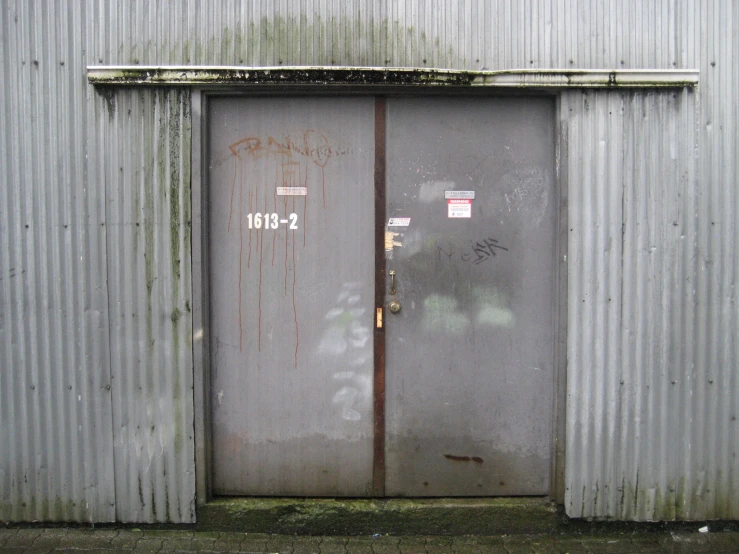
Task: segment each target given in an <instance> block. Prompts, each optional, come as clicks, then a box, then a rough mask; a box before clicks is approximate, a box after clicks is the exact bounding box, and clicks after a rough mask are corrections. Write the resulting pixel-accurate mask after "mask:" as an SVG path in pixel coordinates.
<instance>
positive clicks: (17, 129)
mask: <svg viewBox="0 0 739 554" xmlns="http://www.w3.org/2000/svg"><path fill="white" fill-rule="evenodd" d="M83 21H85V14H84V12H83V11H81V8H80V6H79V5H78V4H77V3H74V2H73V3H70V4H69V5H68V6H66V5H63V4H57V3H47V2H17V3H8V2H3V3H2V5H0V29H1V31H0V32H1V33H2V34H1V35H0V71H1V74H2V75H3V80H2V83H1V84H0V520H15V521H21V520H25V521H31V520H41V521H68V520H74V521H111V520H113V519H114V515H115V511H114V500H115V495H114V488H113V447H112V432H111V422H112V406H111V393H110V386H111V385H110V368H109V355H108V304H107V302H108V299H107V285H106V272H105V260H106V256H107V254H106V248H105V232H106V221H105V213H104V195H103V187H102V181H101V180H100V179H99V177H100V174H99V173H98V165H97V164H96V163H94V158H89V157H88V156H87V155H86V146H87V144H88V143H89V142H95V136H96V130H95V121H96V119H95V113H94V110H93V106H94V104H95V98H94V97H91V98H88V97H87V94H86V83H85V76H84V74H82V73H81V72H80V68H81V67H84V66H85V64H86V63H87V60H86V59H85V57H84V54H83V51H82V49H81V48H79V47H75V44H73V43H71V42H70V41H69V37H80V39H81V38H82V37H84V34H85V32H86V29H85V28H84V26H83V25H82V22H83ZM88 101H89V102H88Z"/></svg>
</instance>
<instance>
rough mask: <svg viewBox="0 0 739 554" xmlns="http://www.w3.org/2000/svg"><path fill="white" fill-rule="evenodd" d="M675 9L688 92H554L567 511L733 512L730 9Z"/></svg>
mask: <svg viewBox="0 0 739 554" xmlns="http://www.w3.org/2000/svg"><path fill="white" fill-rule="evenodd" d="M701 4H705V3H701ZM676 12H677V17H676V21H675V25H674V33H675V35H676V39H677V40H678V41H679V42H680V43H681V44H683V45H684V50H682V49H681V52H683V54H682V56H683V57H685V58H686V62H687V64H688V65H692V66H696V67H700V69H701V84H700V86H699V87H698V89H697V91H696V93H695V94H694V93H692V92H679V93H677V94H673V93H669V94H666V93H659V94H657V93H650V94H620V93H597V94H583V93H571V94H567V95H565V96H564V98H563V102H562V124H563V125H564V126H566V128H567V131H566V136H567V138H568V140H567V142H568V144H569V156H568V158H567V166H568V169H569V218H570V223H569V228H570V231H571V232H570V233H569V254H568V256H569V322H568V337H569V348H568V358H569V360H568V410H567V429H568V430H567V470H566V471H567V487H568V490H567V495H566V508H567V512H568V514H570V515H571V516H585V517H589V516H596V517H597V516H600V517H612V518H624V519H636V520H664V519H704V518H738V517H739V476H738V471H737V470H738V469H739V468H738V467H737V457H736V455H737V452H736V451H737V443H738V442H739V424H738V423H737V420H736V417H737V404H738V401H737V399H739V379H738V375H737V372H738V370H739V367H738V363H737V362H738V360H737V346H736V345H737V341H738V340H739V337H738V336H737V334H738V332H737V331H738V330H739V317H738V316H739V313H738V311H737V303H736V280H737V277H738V276H739V259H738V257H737V251H736V248H737V246H736V242H737V213H738V210H737V179H738V178H739V171H738V170H737V162H736V159H737V157H738V155H739V150H738V149H737V135H738V134H739V128H738V126H737V108H736V102H735V97H736V90H737V87H738V86H739V82H737V78H738V76H739V71H738V70H737V60H739V40H738V39H737V33H736V30H737V28H739V11H737V10H736V8H735V7H734V6H732V3H731V2H715V3H708V7H707V6H705V5H701V6H700V7H696V9H695V11H694V12H693V11H691V10H686V9H677V10H676ZM657 40H659V39H657Z"/></svg>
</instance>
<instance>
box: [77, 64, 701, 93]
mask: <svg viewBox="0 0 739 554" xmlns="http://www.w3.org/2000/svg"><path fill="white" fill-rule="evenodd" d="M699 75H700V73H699V71H698V70H697V69H506V70H501V71H466V70H453V69H428V68H404V67H400V68H393V67H388V68H378V67H227V66H138V65H134V66H90V67H88V68H87V78H88V80H89V81H90V83H92V84H93V85H125V86H130V85H149V86H189V85H201V86H214V85H227V86H228V85H280V86H294V85H297V86H316V85H318V86H351V87H367V86H369V87H373V86H398V87H419V86H450V87H475V88H488V87H489V88H532V89H550V90H558V89H571V88H682V87H692V86H695V85H697V84H698V78H699Z"/></svg>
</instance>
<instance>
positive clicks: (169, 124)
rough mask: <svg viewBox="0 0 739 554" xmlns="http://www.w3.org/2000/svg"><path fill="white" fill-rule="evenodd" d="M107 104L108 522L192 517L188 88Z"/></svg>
mask: <svg viewBox="0 0 739 554" xmlns="http://www.w3.org/2000/svg"><path fill="white" fill-rule="evenodd" d="M107 102H108V106H107V111H106V112H104V113H100V114H98V117H99V119H101V120H102V121H103V123H102V125H103V126H104V128H105V130H106V137H105V147H106V152H107V156H106V160H105V169H106V190H107V198H108V202H107V211H108V221H109V229H108V252H109V256H108V273H109V280H108V287H109V290H110V318H111V339H110V348H111V360H112V376H113V406H114V410H113V413H114V421H113V434H114V437H115V461H116V478H115V482H116V519H117V520H119V521H147V522H156V521H162V522H163V521H170V522H188V521H194V518H195V512H194V494H195V477H194V466H193V463H194V456H195V454H194V439H193V407H192V401H193V395H192V386H193V384H192V383H193V372H192V318H191V303H192V299H191V298H192V297H191V295H192V278H191V262H192V261H191V240H190V230H191V207H190V206H191V193H190V167H191V161H190V137H191V132H190V107H189V106H190V95H189V92H188V91H187V89H177V90H167V89H157V90H155V91H147V92H146V93H142V92H140V91H134V90H118V91H117V92H115V93H114V95H112V96H110V97H109V98H108V100H107Z"/></svg>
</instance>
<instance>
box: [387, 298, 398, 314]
mask: <svg viewBox="0 0 739 554" xmlns="http://www.w3.org/2000/svg"><path fill="white" fill-rule="evenodd" d="M387 307H388V309H389V310H390V311H391V312H392V313H394V314H397V313H398V312H399V311H400V302H398V301H397V300H393V301H392V302H390V304H388V306H387Z"/></svg>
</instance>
